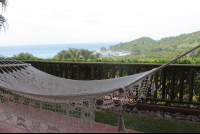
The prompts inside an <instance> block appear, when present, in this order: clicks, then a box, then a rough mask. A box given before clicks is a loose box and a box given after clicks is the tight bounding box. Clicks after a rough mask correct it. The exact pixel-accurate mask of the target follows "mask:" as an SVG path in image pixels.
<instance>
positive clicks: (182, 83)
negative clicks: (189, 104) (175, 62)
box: [179, 68, 185, 101]
mask: <svg viewBox="0 0 200 134" xmlns="http://www.w3.org/2000/svg"><path fill="white" fill-rule="evenodd" d="M184 73H185V70H184V68H181V76H180V92H179V100H180V101H182V100H183V85H184Z"/></svg>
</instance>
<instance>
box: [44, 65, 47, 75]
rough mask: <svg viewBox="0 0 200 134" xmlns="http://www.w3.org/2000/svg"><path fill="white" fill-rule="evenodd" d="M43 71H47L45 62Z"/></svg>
mask: <svg viewBox="0 0 200 134" xmlns="http://www.w3.org/2000/svg"><path fill="white" fill-rule="evenodd" d="M44 72H45V73H47V64H46V63H44Z"/></svg>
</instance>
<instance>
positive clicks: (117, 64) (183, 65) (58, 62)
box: [22, 60, 200, 67]
mask: <svg viewBox="0 0 200 134" xmlns="http://www.w3.org/2000/svg"><path fill="white" fill-rule="evenodd" d="M22 61H23V62H28V63H51V64H74V65H116V66H120V65H121V66H129V65H130V66H154V67H158V66H162V65H164V64H162V63H119V62H118V63H116V62H72V61H36V60H22ZM168 66H169V67H200V64H170V65H168Z"/></svg>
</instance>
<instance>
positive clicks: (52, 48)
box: [0, 42, 127, 58]
mask: <svg viewBox="0 0 200 134" xmlns="http://www.w3.org/2000/svg"><path fill="white" fill-rule="evenodd" d="M116 44H118V43H117V42H109V43H79V44H55V45H26V46H0V55H4V56H6V57H12V56H13V55H18V54H19V53H30V54H33V55H34V56H36V57H39V58H53V57H54V56H55V55H56V54H57V53H58V52H60V51H62V50H68V49H69V48H76V49H88V50H90V51H92V50H95V51H96V52H99V53H101V54H102V55H103V56H105V55H108V54H110V55H116V54H117V53H118V54H119V55H126V54H127V53H122V52H111V51H106V52H100V48H101V47H102V46H104V47H106V49H108V48H109V46H110V45H116Z"/></svg>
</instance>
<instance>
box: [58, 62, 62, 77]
mask: <svg viewBox="0 0 200 134" xmlns="http://www.w3.org/2000/svg"><path fill="white" fill-rule="evenodd" d="M59 77H62V64H59Z"/></svg>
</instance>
